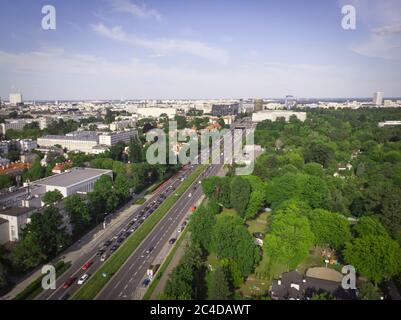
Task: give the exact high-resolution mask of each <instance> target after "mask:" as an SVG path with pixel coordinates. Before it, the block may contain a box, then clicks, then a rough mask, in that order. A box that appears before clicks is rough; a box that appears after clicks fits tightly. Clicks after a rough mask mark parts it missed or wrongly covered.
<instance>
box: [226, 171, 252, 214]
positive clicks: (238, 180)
mask: <svg viewBox="0 0 401 320" xmlns="http://www.w3.org/2000/svg"><path fill="white" fill-rule="evenodd" d="M250 194H251V186H250V184H249V182H248V181H247V180H245V179H243V178H242V177H240V176H235V177H234V178H233V179H232V180H231V205H232V206H233V208H234V209H235V210H236V211H237V212H238V214H239V215H240V216H241V217H243V218H244V217H245V213H246V208H247V206H248V203H249V198H250Z"/></svg>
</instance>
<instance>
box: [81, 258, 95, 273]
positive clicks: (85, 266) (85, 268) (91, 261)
mask: <svg viewBox="0 0 401 320" xmlns="http://www.w3.org/2000/svg"><path fill="white" fill-rule="evenodd" d="M92 264H93V260H90V261H88V262H87V263H85V264H84V265H83V266H82V268H81V269H82V270H84V271H86V270H88V269H89V268H90V266H91V265H92Z"/></svg>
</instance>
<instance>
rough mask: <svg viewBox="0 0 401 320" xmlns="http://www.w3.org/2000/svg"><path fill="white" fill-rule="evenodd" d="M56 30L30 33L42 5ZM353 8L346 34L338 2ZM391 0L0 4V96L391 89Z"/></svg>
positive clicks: (397, 78) (395, 27) (395, 15)
mask: <svg viewBox="0 0 401 320" xmlns="http://www.w3.org/2000/svg"><path fill="white" fill-rule="evenodd" d="M47 4H51V5H54V7H55V8H56V14H57V15H56V18H57V28H56V30H52V31H45V30H42V28H41V20H42V17H43V15H42V13H41V9H42V7H43V6H44V5H47ZM346 4H351V5H353V6H355V8H356V17H357V28H356V30H344V29H343V28H342V27H341V20H342V17H343V16H342V14H341V8H342V6H343V5H346ZM400 70H401V2H400V1H398V0H324V1H321V0H305V1H297V0H260V1H258V0H231V1H224V0H149V1H146V0H142V1H137V0H84V1H82V0H81V1H78V0H68V1H67V0H46V1H42V0H2V1H1V4H0V96H1V97H2V98H3V99H7V97H8V94H9V93H10V92H22V93H23V94H24V97H25V98H26V99H37V100H38V99H120V98H121V99H136V98H138V99H141V98H155V99H161V98H195V99H196V98H248V97H250V98H256V97H265V98H268V97H277V98H279V97H283V96H285V95H287V94H292V95H296V96H299V97H362V96H363V97H365V96H371V95H372V94H373V92H374V91H384V92H385V96H401V72H400Z"/></svg>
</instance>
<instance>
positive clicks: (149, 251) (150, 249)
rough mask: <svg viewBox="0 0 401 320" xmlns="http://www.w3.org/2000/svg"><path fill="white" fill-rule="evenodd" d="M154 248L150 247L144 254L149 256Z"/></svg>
mask: <svg viewBox="0 0 401 320" xmlns="http://www.w3.org/2000/svg"><path fill="white" fill-rule="evenodd" d="M153 249H154V247H150V248H149V249H148V250H146V253H147V254H149V253H151V252H152V251H153Z"/></svg>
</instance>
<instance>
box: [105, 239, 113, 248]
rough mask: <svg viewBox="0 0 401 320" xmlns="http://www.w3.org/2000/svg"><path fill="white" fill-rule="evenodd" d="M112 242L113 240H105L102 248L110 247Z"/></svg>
mask: <svg viewBox="0 0 401 320" xmlns="http://www.w3.org/2000/svg"><path fill="white" fill-rule="evenodd" d="M112 242H113V240H107V241H106V242H105V243H104V244H103V247H108V246H109V245H111V243H112Z"/></svg>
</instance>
